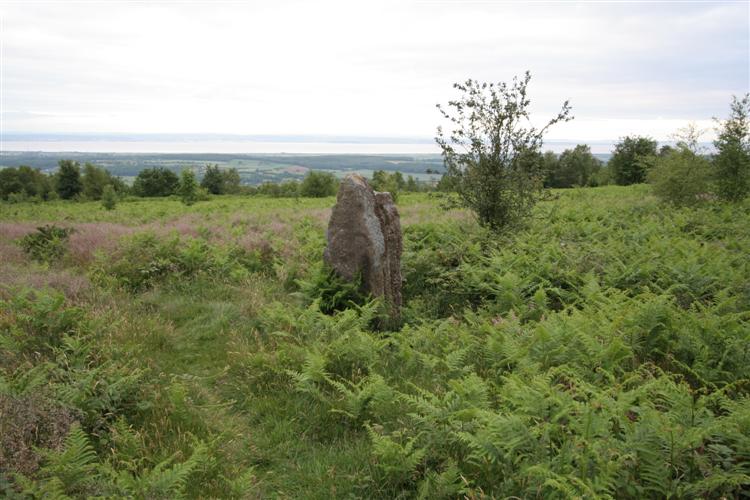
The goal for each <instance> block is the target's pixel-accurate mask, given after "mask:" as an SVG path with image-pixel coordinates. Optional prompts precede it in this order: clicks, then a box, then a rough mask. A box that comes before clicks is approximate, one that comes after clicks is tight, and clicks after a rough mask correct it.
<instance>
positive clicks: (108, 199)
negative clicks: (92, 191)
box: [102, 184, 117, 210]
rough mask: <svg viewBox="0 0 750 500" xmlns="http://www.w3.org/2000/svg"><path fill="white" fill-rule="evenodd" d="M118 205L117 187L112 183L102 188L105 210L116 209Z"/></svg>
mask: <svg viewBox="0 0 750 500" xmlns="http://www.w3.org/2000/svg"><path fill="white" fill-rule="evenodd" d="M116 205H117V195H116V194H115V189H114V188H113V187H112V186H111V185H110V184H107V185H106V186H104V189H103V190H102V206H103V207H104V209H105V210H114V208H115V206H116Z"/></svg>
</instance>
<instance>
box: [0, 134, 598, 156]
mask: <svg viewBox="0 0 750 500" xmlns="http://www.w3.org/2000/svg"><path fill="white" fill-rule="evenodd" d="M0 139H1V140H0V151H44V152H74V151H75V152H81V153H229V154H236V153H268V154H280V153H282V154H283V153H288V154H437V153H440V150H439V148H438V147H437V145H436V144H435V142H434V140H433V139H431V138H425V137H360V136H303V135H296V136H272V135H262V136H258V135H254V136H240V135H205V134H146V135H125V134H26V133H4V134H3V136H2V137H1V138H0ZM576 144H587V142H586V141H580V142H575V141H548V142H545V144H544V149H545V150H552V151H555V152H556V153H559V152H562V151H563V150H564V149H566V148H572V147H574V146H575V145H576ZM588 144H589V145H590V146H591V150H592V152H593V153H609V152H610V150H611V147H612V143H611V142H603V141H597V142H596V143H588Z"/></svg>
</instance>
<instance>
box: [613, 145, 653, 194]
mask: <svg viewBox="0 0 750 500" xmlns="http://www.w3.org/2000/svg"><path fill="white" fill-rule="evenodd" d="M655 157H656V141H655V140H653V139H651V138H649V137H638V136H633V137H630V136H628V137H625V138H623V139H622V140H621V141H620V142H619V143H617V144H616V145H615V151H614V153H613V154H612V158H610V160H609V163H608V165H607V166H608V168H609V169H610V171H611V172H612V175H613V177H614V181H615V183H617V184H620V185H621V186H627V185H629V184H638V183H640V182H644V181H645V180H646V171H647V170H648V167H649V165H650V164H652V163H653V161H654V158H655Z"/></svg>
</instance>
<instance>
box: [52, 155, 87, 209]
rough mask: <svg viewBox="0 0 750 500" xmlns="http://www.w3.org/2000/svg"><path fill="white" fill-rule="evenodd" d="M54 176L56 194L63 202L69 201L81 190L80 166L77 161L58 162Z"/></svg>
mask: <svg viewBox="0 0 750 500" xmlns="http://www.w3.org/2000/svg"><path fill="white" fill-rule="evenodd" d="M58 165H59V169H58V171H57V175H56V176H55V181H56V182H55V184H56V187H57V194H58V195H59V196H60V198H62V199H63V200H70V199H72V198H74V197H75V196H76V195H78V194H79V193H80V192H81V191H82V190H83V184H82V183H81V166H80V165H79V164H78V162H77V161H73V160H60V161H59V162H58Z"/></svg>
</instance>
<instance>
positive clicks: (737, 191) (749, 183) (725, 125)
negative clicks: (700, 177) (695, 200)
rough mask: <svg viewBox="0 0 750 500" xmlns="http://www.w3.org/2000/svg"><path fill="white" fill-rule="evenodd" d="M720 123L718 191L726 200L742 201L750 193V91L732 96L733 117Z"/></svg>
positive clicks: (716, 157) (731, 111)
mask: <svg viewBox="0 0 750 500" xmlns="http://www.w3.org/2000/svg"><path fill="white" fill-rule="evenodd" d="M717 122H718V127H717V129H716V132H717V134H718V137H717V138H716V140H715V141H714V146H715V147H716V150H717V154H716V156H715V157H714V160H713V164H714V170H715V172H716V184H717V193H718V195H719V197H720V198H721V199H723V200H726V201H740V200H742V199H744V198H745V197H746V196H747V195H748V193H750V94H745V96H744V97H743V98H742V99H738V98H737V96H732V103H731V104H730V113H729V118H728V119H727V120H725V121H723V122H720V121H718V120H717Z"/></svg>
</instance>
